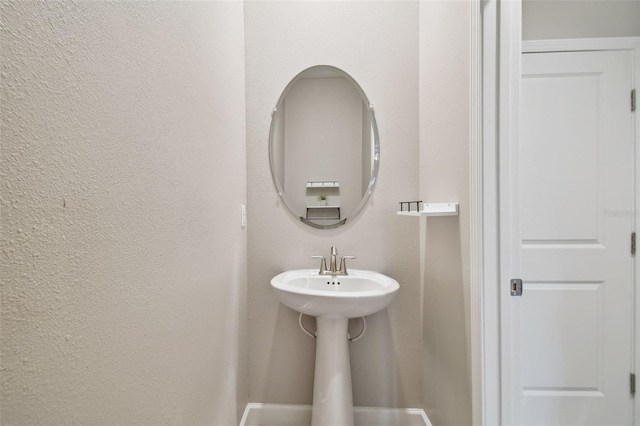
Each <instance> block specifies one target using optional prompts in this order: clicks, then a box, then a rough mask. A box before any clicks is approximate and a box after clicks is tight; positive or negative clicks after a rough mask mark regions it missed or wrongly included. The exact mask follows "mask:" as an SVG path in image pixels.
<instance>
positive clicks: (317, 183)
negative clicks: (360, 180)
mask: <svg viewBox="0 0 640 426" xmlns="http://www.w3.org/2000/svg"><path fill="white" fill-rule="evenodd" d="M307 188H340V182H339V181H337V180H314V181H310V182H307Z"/></svg>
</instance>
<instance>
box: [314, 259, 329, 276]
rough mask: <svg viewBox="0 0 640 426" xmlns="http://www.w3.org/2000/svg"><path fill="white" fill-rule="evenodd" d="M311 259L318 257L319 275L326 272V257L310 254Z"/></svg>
mask: <svg viewBox="0 0 640 426" xmlns="http://www.w3.org/2000/svg"><path fill="white" fill-rule="evenodd" d="M310 257H311V258H312V259H320V272H319V274H320V275H326V273H327V259H325V257H324V256H310Z"/></svg>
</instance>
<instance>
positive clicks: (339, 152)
mask: <svg viewBox="0 0 640 426" xmlns="http://www.w3.org/2000/svg"><path fill="white" fill-rule="evenodd" d="M269 159H270V162H271V173H272V176H273V180H274V183H275V185H276V189H277V191H278V194H279V195H280V197H282V200H283V201H284V204H285V205H286V206H287V208H288V209H289V211H291V213H293V214H294V215H295V216H296V217H298V218H299V219H300V220H301V221H303V222H304V223H306V224H308V225H310V226H313V227H316V228H335V227H336V226H340V225H343V224H344V223H345V222H346V221H347V219H348V218H352V217H354V216H355V215H356V214H357V213H358V212H359V211H360V210H361V209H362V207H363V206H364V205H365V203H366V201H367V199H368V197H369V195H370V194H371V191H372V190H373V187H374V184H375V180H376V174H377V170H378V160H379V141H378V129H377V126H376V122H375V117H374V114H373V108H372V106H371V105H370V104H369V101H368V100H367V97H366V96H365V94H364V92H363V91H362V89H361V88H360V86H359V85H358V84H357V83H356V81H355V80H353V78H351V77H350V76H349V75H348V74H347V73H345V72H344V71H342V70H340V69H338V68H335V67H330V66H315V67H311V68H308V69H306V70H304V71H303V72H301V73H300V74H298V75H297V76H296V77H295V78H294V79H293V80H292V81H291V82H290V83H289V84H288V85H287V87H286V88H285V90H284V92H283V93H282V95H281V96H280V99H279V100H278V104H277V105H276V108H275V110H274V113H273V117H272V121H271V130H270V134H269Z"/></svg>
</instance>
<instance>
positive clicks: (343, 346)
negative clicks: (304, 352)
mask: <svg viewBox="0 0 640 426" xmlns="http://www.w3.org/2000/svg"><path fill="white" fill-rule="evenodd" d="M316 324H317V329H318V338H317V340H316V369H315V376H314V382H313V408H312V411H311V413H312V414H311V425H312V426H338V425H339V426H353V393H352V391H351V366H350V365H349V341H348V340H347V328H348V326H349V319H348V318H341V317H329V318H328V317H323V316H320V317H316Z"/></svg>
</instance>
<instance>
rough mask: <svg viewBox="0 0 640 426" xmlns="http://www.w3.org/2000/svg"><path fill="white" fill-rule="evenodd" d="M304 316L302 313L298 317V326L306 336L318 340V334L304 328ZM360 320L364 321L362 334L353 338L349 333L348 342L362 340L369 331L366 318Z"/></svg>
mask: <svg viewBox="0 0 640 426" xmlns="http://www.w3.org/2000/svg"><path fill="white" fill-rule="evenodd" d="M303 315H304V314H303V313H302V312H300V315H298V324H299V325H300V328H301V329H302V331H304V332H305V334H306V335H307V336H309V337H311V338H313V339H317V338H318V332H317V331H315V332H313V333H312V332H311V331H310V330H309V329H308V328H307V327H305V326H304V324H303V323H302V316H303ZM360 319H361V320H362V330H360V333H358V334H357V335H356V337H351V335H350V334H349V332H347V340H348V341H350V342H355V341H356V340H358V339H360V338H361V337H362V336H364V332H365V331H367V320H366V319H364V317H360Z"/></svg>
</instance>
